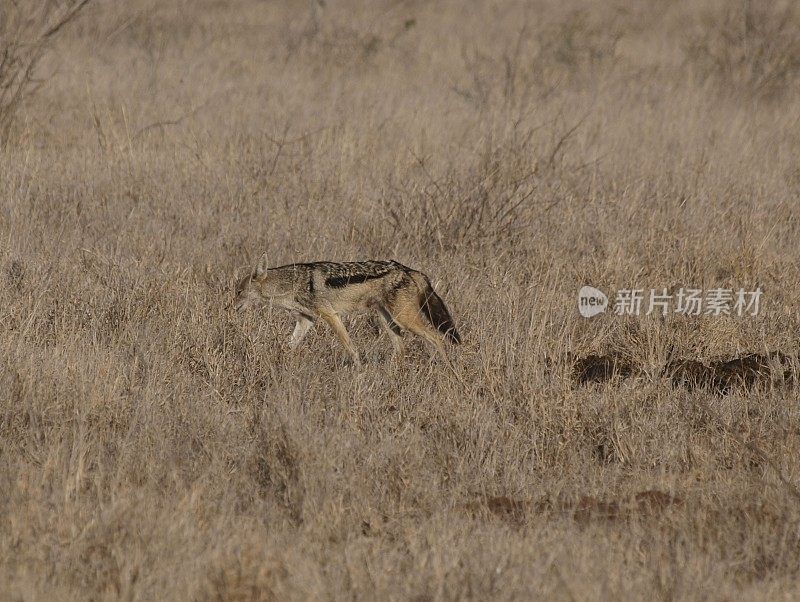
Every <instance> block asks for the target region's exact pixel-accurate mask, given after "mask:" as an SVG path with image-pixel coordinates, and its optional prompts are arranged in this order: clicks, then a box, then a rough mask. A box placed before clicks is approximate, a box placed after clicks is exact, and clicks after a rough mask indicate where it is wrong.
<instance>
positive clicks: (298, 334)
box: [289, 315, 314, 349]
mask: <svg viewBox="0 0 800 602" xmlns="http://www.w3.org/2000/svg"><path fill="white" fill-rule="evenodd" d="M313 325H314V321H313V320H309V319H308V318H307V317H306V316H302V315H299V316H297V323H296V324H295V325H294V331H293V332H292V338H291V339H290V340H289V349H297V346H298V345H299V344H300V341H302V340H303V337H304V336H306V334H307V333H308V331H309V330H311V327H312V326H313Z"/></svg>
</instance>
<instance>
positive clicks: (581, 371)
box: [567, 351, 792, 395]
mask: <svg viewBox="0 0 800 602" xmlns="http://www.w3.org/2000/svg"><path fill="white" fill-rule="evenodd" d="M567 361H568V362H569V364H570V366H571V379H572V381H573V383H575V385H578V386H583V385H588V384H591V383H604V382H609V381H611V380H613V379H614V378H615V377H617V378H620V379H624V378H630V377H632V376H636V375H637V374H640V373H641V371H642V370H641V368H640V367H639V366H638V365H637V364H636V363H635V362H634V361H633V360H631V359H630V358H628V357H626V356H625V355H623V354H622V353H619V352H614V351H612V352H609V353H606V354H590V355H586V356H583V357H573V356H572V355H571V354H568V355H567ZM661 375H662V376H665V377H668V378H669V379H670V381H671V382H672V386H673V387H685V388H687V389H689V390H690V391H691V390H694V389H708V390H711V391H713V392H715V393H718V394H720V395H727V394H729V393H731V392H732V391H733V390H734V389H736V388H743V389H745V390H751V389H754V388H756V387H759V386H765V385H769V384H788V383H790V382H791V381H792V363H791V358H790V357H789V356H787V355H785V354H783V353H781V352H780V351H772V352H769V353H749V354H746V355H741V356H738V357H731V358H720V359H717V360H714V361H711V362H708V363H704V362H701V361H699V360H696V359H691V358H680V359H674V360H671V361H670V362H668V363H667V365H666V366H664V368H663V370H662V372H661Z"/></svg>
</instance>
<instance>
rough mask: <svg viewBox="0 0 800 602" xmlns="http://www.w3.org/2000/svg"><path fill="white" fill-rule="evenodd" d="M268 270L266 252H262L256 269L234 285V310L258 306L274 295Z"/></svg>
mask: <svg viewBox="0 0 800 602" xmlns="http://www.w3.org/2000/svg"><path fill="white" fill-rule="evenodd" d="M268 272H269V266H268V264H267V254H266V253H264V255H262V256H261V259H259V260H258V265H257V266H256V269H255V270H253V271H252V272H251V273H250V274H248V275H247V276H245V277H244V278H242V279H241V280H239V282H238V283H237V285H236V297H235V299H234V300H233V307H234V309H236V311H244V310H245V309H248V308H250V307H258V306H260V305H262V304H263V303H266V302H267V301H269V299H270V298H271V297H273V296H274V292H273V291H272V290H271V289H272V288H273V287H271V286H270V283H269V277H268Z"/></svg>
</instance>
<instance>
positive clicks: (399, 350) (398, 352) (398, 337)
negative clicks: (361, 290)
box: [378, 305, 404, 360]
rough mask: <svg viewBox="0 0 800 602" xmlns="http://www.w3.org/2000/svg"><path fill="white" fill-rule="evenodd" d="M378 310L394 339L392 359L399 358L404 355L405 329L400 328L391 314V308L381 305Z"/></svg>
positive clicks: (390, 335)
mask: <svg viewBox="0 0 800 602" xmlns="http://www.w3.org/2000/svg"><path fill="white" fill-rule="evenodd" d="M378 311H379V312H380V314H381V316H382V317H383V320H384V324H385V325H386V331H387V332H388V333H389V337H390V338H391V339H392V347H393V348H394V352H393V353H392V359H394V360H399V359H401V358H402V357H403V347H404V345H403V329H402V328H400V326H399V325H398V324H397V322H395V321H394V318H392V314H390V313H389V310H387V309H386V308H385V307H384V306H382V305H379V306H378Z"/></svg>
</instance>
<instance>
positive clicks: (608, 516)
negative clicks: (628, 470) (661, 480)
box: [463, 489, 683, 526]
mask: <svg viewBox="0 0 800 602" xmlns="http://www.w3.org/2000/svg"><path fill="white" fill-rule="evenodd" d="M682 505H683V499H682V498H680V497H677V496H673V495H670V494H668V493H665V492H663V491H658V490H655V489H653V490H646V491H640V492H638V493H636V494H634V495H633V496H632V497H628V498H622V499H619V500H601V499H598V498H596V497H593V496H590V495H581V496H580V497H578V498H577V499H568V498H557V499H555V500H553V499H551V498H550V497H543V498H540V499H539V500H519V499H514V498H510V497H507V496H489V495H478V496H477V498H476V499H475V500H474V501H472V502H469V503H467V504H464V505H463V508H464V509H465V510H466V511H467V512H469V513H470V514H471V515H472V516H473V517H478V516H487V515H488V516H494V517H496V518H499V519H501V520H504V521H506V522H508V523H510V524H513V525H517V526H519V525H521V524H523V523H524V522H525V519H526V518H527V517H528V516H530V515H533V514H544V513H552V514H556V515H561V516H566V517H569V518H572V519H573V520H575V522H577V523H579V524H587V523H590V522H597V521H606V520H631V519H633V518H640V519H641V518H653V517H657V516H660V515H661V514H663V513H664V512H666V511H667V510H668V509H670V508H672V507H678V506H682Z"/></svg>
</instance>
